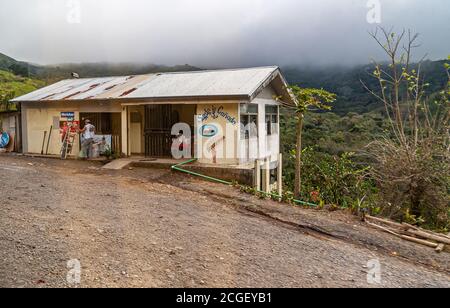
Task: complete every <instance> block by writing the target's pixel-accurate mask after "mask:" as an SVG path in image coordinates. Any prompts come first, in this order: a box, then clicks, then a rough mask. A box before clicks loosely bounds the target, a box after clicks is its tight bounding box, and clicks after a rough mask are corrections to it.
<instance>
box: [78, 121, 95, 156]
mask: <svg viewBox="0 0 450 308" xmlns="http://www.w3.org/2000/svg"><path fill="white" fill-rule="evenodd" d="M80 134H81V135H82V137H83V138H82V142H81V151H82V152H83V153H84V155H85V158H90V157H91V155H92V145H93V144H94V137H95V126H94V125H92V124H91V121H90V120H88V119H86V120H85V121H84V127H83V129H81V130H80Z"/></svg>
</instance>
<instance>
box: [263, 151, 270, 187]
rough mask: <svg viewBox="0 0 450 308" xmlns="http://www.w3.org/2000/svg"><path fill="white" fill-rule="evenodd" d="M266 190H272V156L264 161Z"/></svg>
mask: <svg viewBox="0 0 450 308" xmlns="http://www.w3.org/2000/svg"><path fill="white" fill-rule="evenodd" d="M264 172H265V173H264V191H265V192H267V193H269V192H270V157H267V158H266V159H265V161H264Z"/></svg>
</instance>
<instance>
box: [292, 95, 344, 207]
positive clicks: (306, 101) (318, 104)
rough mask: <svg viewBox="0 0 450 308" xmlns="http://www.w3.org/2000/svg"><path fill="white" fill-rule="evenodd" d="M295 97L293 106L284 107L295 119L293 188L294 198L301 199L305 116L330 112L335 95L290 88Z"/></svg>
mask: <svg viewBox="0 0 450 308" xmlns="http://www.w3.org/2000/svg"><path fill="white" fill-rule="evenodd" d="M290 90H291V93H292V94H293V96H294V97H295V100H294V104H293V105H291V104H289V105H286V104H285V105H284V106H285V107H286V108H288V109H290V110H291V111H293V112H294V113H295V117H296V148H295V155H296V159H295V187H294V197H295V198H298V199H300V198H301V187H302V185H301V184H302V182H301V175H302V173H301V167H302V132H303V124H304V118H305V114H306V113H307V112H309V111H313V110H330V109H331V105H330V104H331V103H333V102H334V101H335V100H336V95H335V94H333V93H330V92H327V91H325V90H323V89H312V88H301V87H299V86H292V87H290Z"/></svg>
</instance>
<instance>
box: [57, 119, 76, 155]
mask: <svg viewBox="0 0 450 308" xmlns="http://www.w3.org/2000/svg"><path fill="white" fill-rule="evenodd" d="M72 128H73V124H72V123H70V124H68V128H67V132H66V133H65V135H64V138H63V141H62V146H61V159H67V156H68V155H70V154H71V153H72V149H73V145H74V143H75V140H76V137H77V135H78V134H77V133H76V132H73V131H72Z"/></svg>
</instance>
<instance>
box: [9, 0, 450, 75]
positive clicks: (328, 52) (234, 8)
mask: <svg viewBox="0 0 450 308" xmlns="http://www.w3.org/2000/svg"><path fill="white" fill-rule="evenodd" d="M368 2H373V0H371V1H369V0H0V52H2V53H5V54H7V55H10V56H12V57H14V58H16V59H19V60H24V61H29V62H34V63H40V64H53V63H63V62H146V63H155V64H167V65H173V64H186V63H188V64H192V65H197V66H203V67H206V66H208V67H239V66H256V65H291V64H302V65H305V64H340V65H347V64H360V63H367V62H369V60H370V59H371V58H377V59H380V56H381V54H380V53H379V52H378V50H379V48H378V47H377V45H376V44H375V43H374V42H373V41H372V40H371V39H370V38H369V36H368V33H367V31H369V30H373V29H374V28H375V26H376V25H375V24H369V23H368V22H367V14H368V12H369V10H370V8H368V7H367V5H368ZM375 2H376V1H375ZM379 2H380V3H381V22H382V23H381V25H382V26H385V27H388V28H390V27H391V26H394V27H395V28H396V29H397V30H401V29H402V28H411V29H413V30H414V31H417V32H419V33H421V35H422V36H421V43H422V44H423V46H422V47H421V49H420V50H419V51H418V56H422V55H423V54H425V53H428V54H429V58H430V59H439V58H445V57H446V56H447V55H448V54H450V23H449V20H450V1H449V0H428V1H425V0H379ZM77 3H78V4H77ZM78 5H79V7H80V10H79V11H78V10H77V7H78Z"/></svg>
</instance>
